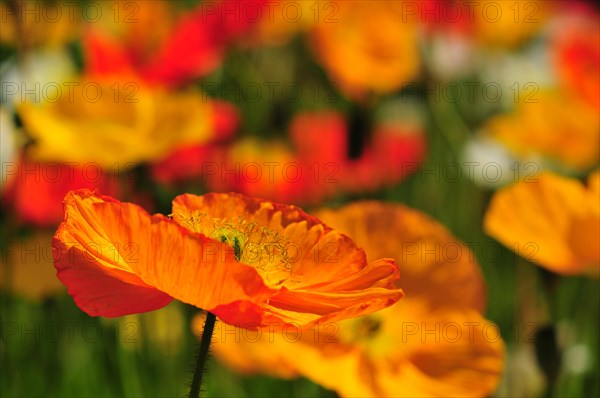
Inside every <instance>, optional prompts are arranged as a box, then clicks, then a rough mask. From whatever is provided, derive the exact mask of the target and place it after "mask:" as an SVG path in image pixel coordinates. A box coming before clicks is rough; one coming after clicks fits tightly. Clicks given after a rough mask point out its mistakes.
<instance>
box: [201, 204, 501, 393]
mask: <svg viewBox="0 0 600 398" xmlns="http://www.w3.org/2000/svg"><path fill="white" fill-rule="evenodd" d="M318 214H319V216H320V217H322V218H323V219H324V220H327V222H331V223H332V224H334V225H337V226H338V227H340V228H341V230H343V231H346V232H347V233H348V234H349V235H350V236H352V237H353V238H355V239H356V241H357V243H359V244H360V245H362V246H363V247H364V248H365V249H366V250H367V253H368V255H369V256H371V257H377V256H380V255H382V254H385V255H388V256H389V255H391V256H395V257H396V259H397V261H398V262H399V263H401V264H403V270H402V280H403V285H404V286H406V297H405V298H404V299H403V300H402V301H401V302H398V303H397V304H396V305H394V306H392V307H389V308H387V309H384V310H382V311H379V312H377V313H373V314H370V315H367V316H363V317H360V318H355V319H351V320H344V321H341V322H338V323H328V324H321V325H319V328H314V329H312V330H309V331H308V332H304V333H299V332H298V331H295V330H293V329H288V330H283V331H281V332H274V333H264V332H263V333H262V334H257V333H254V332H252V333H248V332H246V331H241V330H238V331H239V332H240V333H239V334H236V333H237V332H236V331H235V330H232V329H231V328H227V326H225V325H220V326H219V327H217V329H216V332H215V334H214V336H213V345H212V347H213V352H214V353H215V354H216V355H217V357H218V358H219V359H221V360H223V361H224V362H226V363H227V364H229V365H231V366H233V367H234V368H236V369H238V370H240V371H243V372H247V373H252V372H266V373H270V374H273V375H276V376H281V377H294V376H298V375H302V376H305V377H308V378H309V379H311V380H313V381H315V382H317V383H319V384H321V385H323V386H324V387H326V388H329V389H333V390H335V391H336V392H337V393H338V394H339V395H340V396H342V397H356V396H360V397H405V396H406V397H435V396H437V397H457V396H486V395H489V394H490V393H492V392H493V391H494V389H495V388H496V385H497V383H498V381H499V379H500V375H501V372H502V367H503V358H502V356H503V350H504V349H503V343H502V339H501V338H500V336H499V334H498V329H497V327H496V326H495V325H494V324H493V323H491V322H489V321H487V320H486V319H485V318H483V317H482V315H481V311H482V310H483V307H484V305H485V287H484V281H483V278H482V276H481V274H480V271H479V268H478V266H477V263H476V261H475V260H474V256H473V254H472V253H471V251H470V250H469V249H468V248H467V247H465V246H464V245H463V244H462V243H460V242H458V241H457V240H456V238H454V237H453V236H452V235H451V234H450V233H449V232H448V231H447V230H446V229H445V228H444V227H443V226H441V225H440V224H438V223H437V222H435V221H434V220H432V219H430V218H429V217H427V216H425V215H424V214H422V213H420V212H418V211H415V210H411V209H409V208H406V207H404V206H401V205H393V204H383V203H380V202H359V203H355V204H351V205H348V206H346V207H344V208H342V209H340V210H337V211H330V210H326V211H322V212H319V213H318ZM198 325H199V323H198V322H194V327H195V328H197V326H198Z"/></svg>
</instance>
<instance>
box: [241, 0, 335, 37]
mask: <svg viewBox="0 0 600 398" xmlns="http://www.w3.org/2000/svg"><path fill="white" fill-rule="evenodd" d="M267 4H268V7H266V9H265V10H263V12H262V13H260V14H259V15H260V18H257V22H256V23H255V24H254V26H253V27H252V29H251V30H250V32H249V33H250V35H251V42H252V44H255V45H266V46H280V45H285V44H288V43H289V41H290V40H291V39H292V38H293V37H294V36H295V35H296V34H298V33H300V32H304V31H306V30H308V29H310V27H312V26H313V25H314V24H316V23H318V21H319V20H321V19H325V18H326V17H327V16H328V15H330V14H332V12H329V13H328V12H327V9H325V8H326V7H328V8H333V11H334V12H333V14H334V13H335V8H334V5H330V6H328V4H319V3H311V2H308V1H300V2H298V1H293V0H283V1H278V2H268V3H267ZM248 14H249V13H248ZM334 19H335V18H331V20H334Z"/></svg>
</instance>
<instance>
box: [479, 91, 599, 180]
mask: <svg viewBox="0 0 600 398" xmlns="http://www.w3.org/2000/svg"><path fill="white" fill-rule="evenodd" d="M482 131H483V132H484V134H486V135H488V136H489V137H491V138H493V139H494V140H496V141H498V142H500V143H502V144H504V145H506V146H507V147H508V148H509V149H510V151H511V152H512V153H513V154H514V155H515V157H517V158H527V157H532V156H541V157H542V158H544V159H545V160H547V161H549V162H554V163H555V164H556V166H558V167H561V166H562V167H563V168H568V169H572V170H577V171H585V170H588V169H590V168H592V167H594V166H596V165H597V164H598V162H599V160H600V115H599V114H598V112H597V110H595V109H594V108H592V107H590V106H589V105H588V104H587V103H583V102H581V101H579V100H578V99H577V98H574V97H572V96H568V95H565V94H564V93H562V92H559V91H545V92H540V93H538V94H537V95H536V97H535V98H527V97H524V98H521V99H520V100H519V103H518V104H517V107H516V108H515V110H514V111H513V112H512V113H508V114H501V115H498V116H494V117H492V118H490V119H488V120H487V122H486V123H485V124H484V126H483V127H482Z"/></svg>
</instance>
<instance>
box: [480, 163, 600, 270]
mask: <svg viewBox="0 0 600 398" xmlns="http://www.w3.org/2000/svg"><path fill="white" fill-rule="evenodd" d="M535 178H536V180H535V181H531V182H526V181H523V182H520V183H517V184H515V185H512V186H510V187H508V188H505V189H503V190H501V191H499V192H498V193H496V195H495V196H494V198H493V199H492V202H491V204H490V207H489V208H488V210H487V213H486V216H485V224H484V225H485V230H486V232H487V233H488V234H489V235H491V236H493V237H494V238H496V239H497V240H499V241H500V242H502V244H504V245H505V246H507V247H508V248H510V249H512V250H514V251H516V252H517V253H518V254H520V255H522V256H524V257H526V258H528V259H529V260H531V261H533V262H535V263H537V264H539V265H541V266H542V267H544V268H547V269H549V270H550V271H553V272H556V273H559V274H564V275H578V274H592V275H595V276H600V269H599V265H600V243H599V242H600V172H598V171H597V172H595V173H594V174H592V175H591V176H590V178H589V184H588V188H587V189H586V188H585V187H584V186H583V184H581V183H580V182H578V181H576V180H573V179H569V178H565V177H560V176H558V175H556V174H553V173H542V174H539V175H537V176H536V177H535Z"/></svg>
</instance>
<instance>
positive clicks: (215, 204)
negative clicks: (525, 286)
mask: <svg viewBox="0 0 600 398" xmlns="http://www.w3.org/2000/svg"><path fill="white" fill-rule="evenodd" d="M64 204H65V220H64V221H63V223H62V224H61V225H60V226H59V228H58V231H57V232H56V235H55V237H54V240H53V249H54V258H55V266H56V268H57V270H58V277H59V278H60V279H61V280H62V281H63V283H64V284H65V285H67V287H68V288H69V293H70V294H71V295H72V296H73V298H74V299H75V302H76V303H77V305H78V306H79V307H80V308H81V309H82V310H84V311H85V312H87V313H88V314H90V315H101V316H107V317H116V316H121V315H126V314H132V313H139V312H145V311H151V310H155V309H158V308H161V307H164V306H165V305H166V304H167V303H169V302H170V301H171V299H173V298H174V299H177V300H180V301H183V302H185V303H188V304H192V305H195V306H197V307H199V308H202V309H205V310H207V311H209V312H211V313H213V314H215V315H216V316H218V317H219V318H221V319H222V320H223V321H224V322H227V323H231V324H235V325H237V326H240V327H244V328H257V327H263V326H266V325H270V326H271V327H279V328H281V327H284V326H285V325H286V324H288V323H294V324H296V325H298V326H299V327H308V326H310V325H311V324H314V323H317V322H319V321H325V320H339V319H344V318H348V317H354V316H359V315H363V314H366V313H370V312H373V311H377V310H380V309H382V308H385V307H387V306H390V305H392V304H393V303H395V302H396V301H398V300H399V299H400V298H401V297H402V295H403V293H402V290H400V289H398V288H396V287H395V285H394V283H395V281H396V280H397V279H398V272H397V266H396V265H395V263H394V262H393V260H390V259H381V260H377V261H374V262H372V263H367V262H366V255H365V253H364V251H363V250H361V249H359V248H357V247H356V245H355V244H354V242H353V241H352V240H351V239H349V238H348V237H347V236H345V235H342V234H341V233H339V232H338V231H335V230H333V229H331V228H329V227H327V226H326V225H325V224H323V223H322V222H320V221H319V220H318V219H316V218H314V217H311V216H309V215H308V214H306V213H304V212H303V211H302V210H300V209H299V208H296V207H293V206H287V205H279V204H274V203H271V202H267V201H262V200H259V199H254V198H249V197H245V196H242V195H239V194H233V193H232V194H207V195H204V196H195V195H190V194H184V195H180V196H178V197H177V198H176V199H175V200H174V201H173V218H172V219H170V218H167V217H165V216H162V215H159V214H157V215H152V216H151V215H150V214H148V213H146V212H145V211H144V210H143V209H141V208H140V207H138V206H136V205H134V204H130V203H121V202H119V201H117V200H115V199H112V198H110V197H106V196H102V195H99V194H96V193H93V192H91V191H88V190H80V191H74V192H70V193H69V194H68V195H67V196H66V198H65V201H64Z"/></svg>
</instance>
